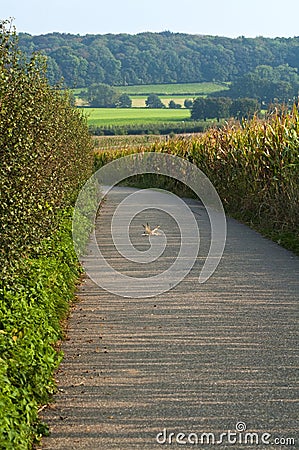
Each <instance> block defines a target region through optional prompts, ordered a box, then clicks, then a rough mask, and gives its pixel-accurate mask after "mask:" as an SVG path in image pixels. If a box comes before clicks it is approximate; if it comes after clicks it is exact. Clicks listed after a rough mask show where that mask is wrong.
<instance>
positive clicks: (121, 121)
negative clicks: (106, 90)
mask: <svg viewBox="0 0 299 450" xmlns="http://www.w3.org/2000/svg"><path fill="white" fill-rule="evenodd" d="M85 114H86V116H87V121H88V125H94V126H98V127H101V126H114V125H116V126H119V125H133V124H148V123H149V124H150V123H157V122H177V121H185V120H188V119H190V111H189V110H187V109H148V108H86V109H85Z"/></svg>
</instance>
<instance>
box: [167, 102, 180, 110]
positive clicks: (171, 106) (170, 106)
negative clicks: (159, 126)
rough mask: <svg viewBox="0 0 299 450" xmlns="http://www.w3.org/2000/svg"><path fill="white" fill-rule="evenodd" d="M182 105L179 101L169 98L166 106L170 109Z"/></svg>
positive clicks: (178, 107)
mask: <svg viewBox="0 0 299 450" xmlns="http://www.w3.org/2000/svg"><path fill="white" fill-rule="evenodd" d="M181 107H182V105H181V104H180V103H176V102H175V101H174V100H170V102H169V104H168V108H170V109H180V108H181Z"/></svg>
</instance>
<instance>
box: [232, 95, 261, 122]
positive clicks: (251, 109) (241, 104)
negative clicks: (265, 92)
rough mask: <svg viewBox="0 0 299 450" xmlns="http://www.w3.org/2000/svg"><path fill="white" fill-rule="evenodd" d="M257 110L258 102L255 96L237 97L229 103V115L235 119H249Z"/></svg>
mask: <svg viewBox="0 0 299 450" xmlns="http://www.w3.org/2000/svg"><path fill="white" fill-rule="evenodd" d="M257 111H259V103H258V100H257V99H255V98H238V99H236V100H233V102H232V104H231V105H230V115H231V116H232V117H234V118H236V119H239V120H242V119H249V118H251V117H252V116H253V115H254V114H255V113H256V112H257Z"/></svg>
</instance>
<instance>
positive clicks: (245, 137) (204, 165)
mask: <svg viewBox="0 0 299 450" xmlns="http://www.w3.org/2000/svg"><path fill="white" fill-rule="evenodd" d="M144 151H154V152H167V153H171V154H174V155H177V156H180V157H182V158H186V159H188V160H189V161H190V162H192V163H194V164H195V165H196V166H197V167H199V168H200V169H201V170H202V171H203V172H204V173H205V174H206V175H207V176H208V177H209V178H210V180H211V181H212V183H213V184H214V186H215V188H216V189H217V191H218V194H219V195H220V197H221V199H222V202H223V204H224V207H225V209H226V211H227V213H229V214H231V215H232V216H234V217H236V218H238V219H239V220H241V221H243V222H245V223H248V224H249V225H252V226H253V227H255V228H257V229H258V230H259V231H262V232H263V233H264V234H265V235H268V236H270V237H272V238H273V239H274V240H277V241H279V242H280V243H282V244H283V245H284V244H285V245H286V246H287V247H289V248H292V249H293V250H295V251H296V252H298V250H299V248H298V240H299V236H298V224H299V204H298V203H299V201H298V192H299V113H298V110H297V108H296V107H294V109H293V111H292V112H291V113H279V112H275V113H274V114H273V115H271V116H270V117H269V118H267V120H260V119H258V118H257V117H254V118H253V119H252V120H250V121H246V122H243V123H242V124H237V123H231V124H226V126H224V127H223V128H221V129H211V130H208V131H207V132H206V133H204V134H201V135H196V136H194V137H190V136H189V137H177V138H174V139H169V140H168V141H166V142H157V143H154V144H153V145H152V146H150V147H148V146H146V147H138V148H136V147H134V146H132V147H131V148H128V147H126V148H125V149H121V148H120V149H118V150H116V151H111V150H109V151H100V152H97V154H96V157H95V159H96V168H99V167H101V166H102V165H103V164H106V163H107V162H109V161H111V160H112V159H115V158H119V157H121V156H125V155H128V154H130V153H135V152H144ZM164 185H165V183H164ZM160 187H161V186H160ZM289 240H291V241H292V242H291V244H289V243H288V241H289ZM284 241H285V242H284Z"/></svg>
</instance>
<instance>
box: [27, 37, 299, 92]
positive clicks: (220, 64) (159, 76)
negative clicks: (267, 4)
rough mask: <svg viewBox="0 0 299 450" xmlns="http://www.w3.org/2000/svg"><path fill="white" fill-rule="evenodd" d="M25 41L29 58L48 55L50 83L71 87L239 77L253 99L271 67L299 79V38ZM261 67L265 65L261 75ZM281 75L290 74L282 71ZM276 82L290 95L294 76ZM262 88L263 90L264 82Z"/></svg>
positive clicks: (230, 79) (36, 38) (151, 38)
mask: <svg viewBox="0 0 299 450" xmlns="http://www.w3.org/2000/svg"><path fill="white" fill-rule="evenodd" d="M19 43H20V48H21V49H22V50H23V51H24V52H25V53H26V54H27V55H28V56H30V55H32V54H33V53H34V52H36V51H42V52H43V53H44V54H45V55H47V58H48V79H49V81H50V83H51V84H55V83H57V82H58V81H60V80H61V78H62V77H63V79H64V82H65V84H66V85H67V86H68V87H88V86H90V85H92V84H93V83H106V84H109V85H133V84H157V83H187V82H201V81H219V82H226V81H236V83H237V80H239V85H238V83H237V84H236V85H235V86H234V91H232V93H233V94H234V95H235V96H238V95H239V89H240V88H241V89H242V87H244V88H245V86H246V89H247V90H248V93H246V94H244V92H243V91H242V92H243V93H242V96H249V97H252V96H253V95H252V94H249V91H250V89H251V88H252V86H253V85H255V84H256V79H259V78H260V77H262V78H265V77H266V78H268V77H270V78H272V76H273V75H274V73H271V68H273V70H274V71H276V72H277V71H278V72H280V69H277V70H276V69H275V68H278V67H289V68H290V71H293V75H294V77H295V78H296V74H297V70H298V69H299V37H294V38H275V39H270V38H263V37H257V38H254V39H253V38H245V37H238V38H236V39H231V38H226V37H217V36H199V35H188V34H180V33H171V32H163V33H140V34H137V35H129V34H118V35H113V34H106V35H86V36H80V35H71V34H60V33H51V34H46V35H41V36H31V35H29V34H25V33H20V34H19ZM258 66H262V67H264V69H259V70H258V72H257V73H256V72H255V69H256V68H257V67H258ZM265 67H267V68H265ZM248 74H251V75H248ZM276 74H277V73H276ZM280 75H281V76H282V78H283V77H284V75H282V72H281V74H280ZM275 76H276V75H275ZM244 77H245V79H244ZM246 77H247V78H246ZM244 81H245V82H246V83H245V85H244ZM282 82H284V84H283V83H282ZM273 83H280V86H279V89H281V90H284V94H283V95H284V96H288V95H289V94H290V89H289V86H288V84H287V83H289V80H288V79H286V80H284V79H281V77H280V79H279V80H277V81H273ZM253 87H254V86H253ZM255 87H256V86H255ZM272 88H274V86H272ZM260 89H261V90H263V86H262V85H261V87H260ZM255 95H257V94H255ZM267 95H268V94H266V96H267ZM258 96H259V97H261V96H262V95H260V94H258Z"/></svg>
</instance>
